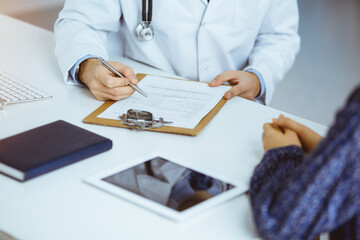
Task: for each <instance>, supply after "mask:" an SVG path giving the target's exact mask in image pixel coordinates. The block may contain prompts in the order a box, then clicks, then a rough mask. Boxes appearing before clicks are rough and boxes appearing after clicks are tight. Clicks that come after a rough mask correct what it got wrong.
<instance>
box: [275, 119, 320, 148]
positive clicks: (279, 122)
mask: <svg viewBox="0 0 360 240" xmlns="http://www.w3.org/2000/svg"><path fill="white" fill-rule="evenodd" d="M273 125H274V126H277V127H279V128H288V129H291V130H293V131H294V132H296V134H297V135H298V136H299V138H300V141H301V144H302V146H303V150H304V152H305V153H309V152H311V151H312V150H314V148H316V146H317V145H318V144H319V142H320V141H321V140H322V137H321V136H320V135H319V134H317V133H316V132H314V131H313V130H311V129H310V128H308V127H306V126H304V125H302V124H300V123H298V122H296V121H294V120H292V119H290V118H287V117H284V115H282V114H280V116H279V118H277V119H276V118H275V119H273Z"/></svg>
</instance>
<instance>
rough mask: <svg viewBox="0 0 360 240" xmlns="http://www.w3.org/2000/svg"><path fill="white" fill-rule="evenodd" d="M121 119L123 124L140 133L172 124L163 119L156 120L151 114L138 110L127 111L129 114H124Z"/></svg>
mask: <svg viewBox="0 0 360 240" xmlns="http://www.w3.org/2000/svg"><path fill="white" fill-rule="evenodd" d="M120 118H121V123H122V124H124V125H126V126H128V127H130V128H131V129H136V130H138V131H142V130H144V129H148V128H161V127H163V126H164V124H170V123H172V122H168V121H164V119H163V118H162V117H161V118H159V120H155V119H153V115H152V113H151V112H147V111H142V110H136V109H129V110H127V113H126V114H125V113H124V114H123V115H122V116H121V117H120Z"/></svg>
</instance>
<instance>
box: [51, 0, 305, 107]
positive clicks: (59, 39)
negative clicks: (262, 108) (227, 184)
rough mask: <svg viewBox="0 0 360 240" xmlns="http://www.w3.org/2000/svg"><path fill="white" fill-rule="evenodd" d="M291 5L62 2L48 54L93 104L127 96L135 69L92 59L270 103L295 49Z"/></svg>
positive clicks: (196, 0) (264, 0) (236, 0)
mask: <svg viewBox="0 0 360 240" xmlns="http://www.w3.org/2000/svg"><path fill="white" fill-rule="evenodd" d="M297 30H298V8H297V1H296V0H286V1H284V0H210V1H208V0H181V1H179V0H154V1H152V0H131V1H129V0H106V1H96V0H67V1H66V2H65V6H64V9H63V10H62V11H61V12H60V14H59V18H58V19H57V21H56V23H55V40H56V48H55V53H56V55H57V57H58V61H59V65H60V68H61V70H62V73H63V75H64V78H65V80H66V82H67V83H70V84H86V85H87V86H88V87H89V89H90V91H91V92H92V94H93V95H94V96H95V98H96V99H98V100H107V99H112V100H119V99H122V98H126V97H128V96H130V95H131V94H132V93H133V89H132V88H130V87H129V86H128V83H129V81H131V82H132V83H134V84H136V83H137V79H136V77H135V73H134V71H133V70H132V69H131V68H130V67H128V66H125V65H124V64H122V63H119V62H110V64H112V65H113V66H114V67H115V68H116V69H117V70H118V71H119V72H121V73H122V74H123V75H124V76H125V77H124V78H115V77H113V75H112V74H111V73H110V72H109V71H108V70H107V69H106V68H105V67H103V66H102V65H101V63H100V62H99V61H98V60H97V59H96V57H97V56H101V57H103V58H105V59H109V58H111V56H116V55H120V56H125V57H128V58H131V59H134V60H137V61H139V62H142V63H145V64H148V65H151V66H153V67H155V68H158V69H161V70H163V71H166V72H169V73H173V74H176V75H179V76H182V77H185V78H188V79H192V80H199V81H205V82H209V85H210V86H212V87H216V86H219V85H220V84H222V83H225V82H228V83H229V84H231V85H233V87H232V88H231V90H229V91H228V92H226V93H225V98H227V99H230V98H232V97H234V96H240V97H244V98H247V99H251V100H253V99H256V100H258V101H260V102H263V103H269V102H270V100H271V97H272V95H273V92H274V89H275V85H276V84H277V83H278V82H279V81H280V80H281V79H282V78H283V76H284V74H285V73H286V72H287V71H288V70H289V69H290V67H291V66H292V64H293V62H294V59H295V55H296V53H297V52H298V50H299V45H300V38H299V36H298V34H297Z"/></svg>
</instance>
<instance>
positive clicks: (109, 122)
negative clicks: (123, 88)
mask: <svg viewBox="0 0 360 240" xmlns="http://www.w3.org/2000/svg"><path fill="white" fill-rule="evenodd" d="M146 75H147V74H143V73H138V74H136V77H137V79H138V80H139V81H141V80H142V79H143V78H144V77H145V76H146ZM172 79H177V78H172ZM177 80H182V81H189V80H184V79H177ZM226 101H227V100H226V99H225V98H222V99H221V100H220V101H219V102H218V103H217V104H216V105H215V107H214V108H213V109H212V110H211V111H210V112H209V113H208V114H206V115H205V117H203V118H202V119H201V121H200V122H199V123H198V124H197V125H196V127H195V128H193V129H190V128H181V127H172V126H166V125H165V126H163V127H161V128H149V129H145V130H144V131H153V132H163V133H174V134H181V135H188V136H196V135H198V134H199V132H200V131H201V130H202V129H203V128H204V127H205V126H206V125H207V124H208V123H209V122H210V120H211V119H212V118H213V117H214V116H215V115H216V114H217V113H218V112H219V111H220V109H221V108H222V107H223V106H224V104H225V103H226ZM114 103H115V101H105V103H104V104H102V105H101V106H100V107H99V108H97V109H96V110H95V111H94V112H92V113H91V114H90V115H88V116H87V117H86V118H85V119H84V120H83V122H84V123H89V124H97V125H103V126H112V127H121V128H129V127H128V126H126V125H124V124H121V122H120V119H119V120H114V119H107V118H100V117H98V116H99V115H100V114H101V113H103V112H104V111H105V110H106V109H107V108H108V107H110V106H111V105H112V104H114Z"/></svg>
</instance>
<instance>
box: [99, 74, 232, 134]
mask: <svg viewBox="0 0 360 240" xmlns="http://www.w3.org/2000/svg"><path fill="white" fill-rule="evenodd" d="M138 86H139V87H140V88H141V89H142V90H143V91H144V92H146V94H147V95H148V97H144V96H142V95H141V94H140V93H138V92H134V94H133V95H131V96H130V97H129V98H126V99H123V100H120V101H117V102H116V103H114V104H113V105H111V106H110V107H109V108H107V109H106V110H105V111H104V112H103V113H101V114H100V115H99V116H98V117H100V118H107V119H115V120H119V119H120V117H121V115H123V114H124V113H125V114H126V112H127V110H128V109H137V110H143V111H148V112H151V113H152V114H153V117H154V119H159V118H160V117H162V118H163V119H164V120H165V121H171V122H173V123H171V124H167V126H173V127H181V128H190V129H193V128H195V127H196V125H197V124H198V123H199V122H200V121H201V119H202V118H203V117H205V116H206V114H208V113H209V112H210V111H211V109H213V108H214V107H215V105H216V104H217V103H218V102H219V101H220V100H221V98H222V97H223V96H224V93H225V92H226V91H227V90H229V89H230V88H231V87H230V86H219V87H209V86H208V84H207V83H202V82H195V81H187V80H176V79H170V78H164V77H158V76H149V75H147V76H146V77H145V78H144V79H142V80H141V81H140V82H139V83H138Z"/></svg>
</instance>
